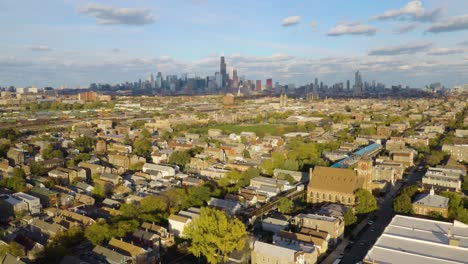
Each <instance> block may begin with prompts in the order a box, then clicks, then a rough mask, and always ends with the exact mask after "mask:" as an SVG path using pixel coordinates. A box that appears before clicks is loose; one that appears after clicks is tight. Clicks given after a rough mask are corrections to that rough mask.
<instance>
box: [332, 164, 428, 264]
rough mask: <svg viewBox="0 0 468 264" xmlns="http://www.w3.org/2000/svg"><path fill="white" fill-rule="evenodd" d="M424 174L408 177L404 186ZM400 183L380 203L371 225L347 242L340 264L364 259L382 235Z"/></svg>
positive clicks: (390, 217)
mask: <svg viewBox="0 0 468 264" xmlns="http://www.w3.org/2000/svg"><path fill="white" fill-rule="evenodd" d="M423 175H424V172H421V171H419V172H418V171H415V172H412V173H410V174H409V175H408V177H407V179H408V180H407V182H406V183H405V184H404V185H411V184H415V183H416V182H417V181H420V180H421V178H422V176H423ZM401 185H402V184H401V183H397V184H396V186H395V187H394V188H393V190H392V191H390V192H389V193H388V194H387V195H386V196H385V199H384V200H383V202H382V203H380V208H379V210H378V211H377V212H376V216H377V218H376V219H375V220H373V223H372V224H367V226H366V227H364V228H363V229H362V231H361V232H359V234H357V236H355V237H354V240H350V241H354V243H353V242H349V245H351V246H348V250H346V248H345V251H344V254H343V259H342V262H341V263H344V264H355V263H358V262H360V261H362V260H363V259H364V257H365V256H366V254H367V251H368V250H369V249H370V248H371V247H372V246H373V245H374V243H375V241H377V238H378V237H379V236H380V235H381V234H382V233H383V231H384V229H385V227H387V225H388V224H389V223H390V221H391V220H392V218H393V216H394V214H395V213H394V212H393V208H392V207H393V198H394V197H395V195H396V194H397V193H398V190H399V189H400V188H401Z"/></svg>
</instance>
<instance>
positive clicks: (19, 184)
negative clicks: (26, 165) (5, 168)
mask: <svg viewBox="0 0 468 264" xmlns="http://www.w3.org/2000/svg"><path fill="white" fill-rule="evenodd" d="M1 185H2V186H5V187H7V188H9V189H12V190H13V191H15V192H24V191H25V190H26V179H25V173H24V170H23V169H19V168H14V169H13V173H12V175H11V177H9V178H5V179H3V180H2V184H1Z"/></svg>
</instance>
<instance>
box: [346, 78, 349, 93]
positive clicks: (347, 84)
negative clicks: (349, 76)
mask: <svg viewBox="0 0 468 264" xmlns="http://www.w3.org/2000/svg"><path fill="white" fill-rule="evenodd" d="M346 91H348V92H349V80H347V81H346Z"/></svg>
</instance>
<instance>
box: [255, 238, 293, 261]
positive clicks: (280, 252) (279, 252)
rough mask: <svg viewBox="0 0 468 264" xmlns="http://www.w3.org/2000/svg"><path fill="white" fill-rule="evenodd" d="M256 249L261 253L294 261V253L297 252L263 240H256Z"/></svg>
mask: <svg viewBox="0 0 468 264" xmlns="http://www.w3.org/2000/svg"><path fill="white" fill-rule="evenodd" d="M254 251H255V252H258V253H260V254H265V255H270V256H273V257H276V258H279V259H283V260H285V261H294V254H295V253H296V250H292V249H289V248H285V247H281V246H277V245H273V244H268V243H264V242H261V241H255V243H254Z"/></svg>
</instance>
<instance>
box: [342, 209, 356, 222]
mask: <svg viewBox="0 0 468 264" xmlns="http://www.w3.org/2000/svg"><path fill="white" fill-rule="evenodd" d="M344 221H345V226H350V225H352V224H354V223H356V221H357V217H356V215H354V212H353V210H352V209H351V208H348V209H347V210H346V212H345V214H344Z"/></svg>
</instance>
